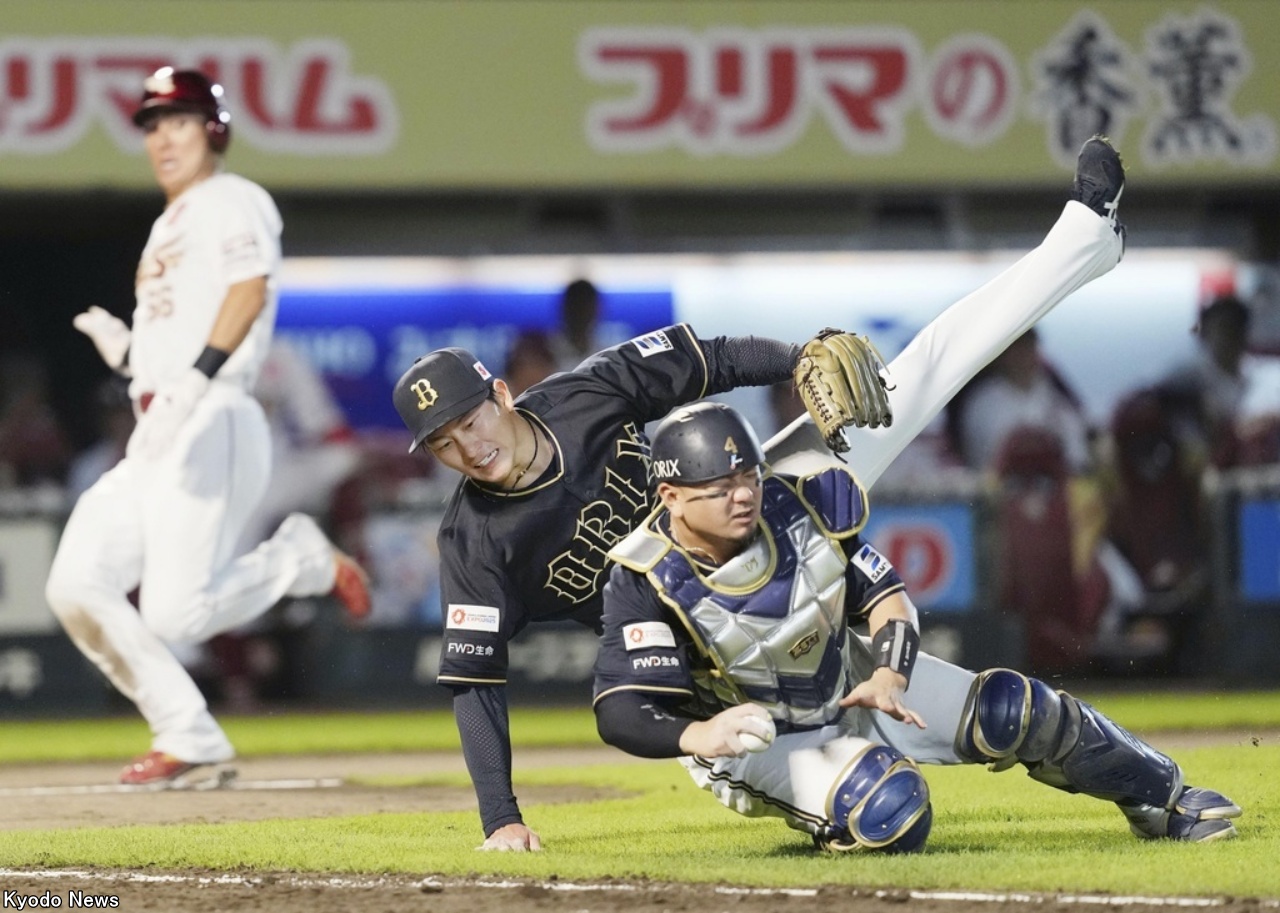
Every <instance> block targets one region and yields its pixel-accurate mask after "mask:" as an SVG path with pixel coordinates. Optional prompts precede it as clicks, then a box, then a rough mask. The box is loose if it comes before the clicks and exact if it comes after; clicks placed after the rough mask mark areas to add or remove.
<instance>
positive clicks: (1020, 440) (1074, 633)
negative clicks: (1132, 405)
mask: <svg viewBox="0 0 1280 913" xmlns="http://www.w3.org/2000/svg"><path fill="white" fill-rule="evenodd" d="M953 406H954V407H955V412H956V421H955V423H954V425H953V427H954V429H955V431H956V436H957V438H958V442H959V449H960V452H961V453H962V455H963V457H964V460H965V462H966V463H967V464H968V465H969V466H970V467H971V468H972V469H973V470H975V471H978V472H982V473H985V474H988V475H989V476H990V477H992V478H994V479H995V480H996V482H997V484H998V485H999V489H1000V504H999V508H998V517H999V520H998V523H999V528H1000V533H1001V535H1000V541H999V554H1000V568H1001V572H1000V593H1001V604H1002V606H1003V608H1004V610H1005V611H1007V612H1012V613H1014V614H1019V615H1022V616H1023V617H1024V619H1025V622H1026V627H1027V640H1028V653H1029V658H1028V661H1029V665H1030V666H1031V668H1033V669H1034V670H1035V671H1036V672H1037V673H1038V674H1044V675H1051V674H1061V673H1066V672H1078V671H1083V670H1084V669H1085V668H1086V667H1087V666H1088V665H1089V664H1090V663H1092V662H1093V661H1095V660H1096V659H1098V658H1099V657H1103V656H1112V655H1114V656H1117V657H1121V658H1129V657H1132V656H1133V653H1134V649H1135V645H1134V644H1133V643H1132V642H1131V641H1130V639H1129V638H1128V637H1126V636H1125V634H1124V632H1125V630H1126V629H1127V628H1128V627H1129V624H1130V620H1131V619H1130V616H1131V614H1132V613H1133V612H1134V611H1135V610H1137V609H1138V608H1140V607H1141V605H1142V604H1143V601H1144V589H1143V585H1142V580H1141V578H1140V577H1139V575H1138V574H1137V572H1136V571H1135V570H1134V569H1133V567H1132V565H1131V564H1130V563H1129V562H1128V561H1127V560H1126V559H1125V557H1124V555H1123V554H1121V552H1120V551H1119V550H1118V549H1117V548H1116V547H1115V545H1114V543H1112V542H1111V541H1110V540H1109V539H1108V538H1107V529H1108V525H1109V524H1108V514H1107V509H1108V505H1107V501H1106V498H1105V497H1104V493H1103V489H1102V485H1101V481H1100V478H1099V463H1098V460H1097V458H1096V456H1095V453H1094V447H1093V434H1092V429H1091V428H1090V426H1089V422H1088V419H1087V417H1086V415H1085V412H1084V408H1083V407H1082V405H1081V403H1080V399H1079V397H1078V396H1076V394H1075V393H1074V391H1073V390H1072V389H1071V388H1070V387H1069V386H1068V384H1067V383H1066V381H1065V380H1064V379H1063V377H1062V375H1061V374H1060V372H1059V371H1058V370H1057V369H1056V368H1055V367H1054V366H1053V365H1052V364H1051V363H1049V362H1048V361H1047V360H1046V359H1045V357H1044V355H1043V353H1042V351H1041V349H1040V343H1039V336H1038V334H1037V332H1036V330H1035V329H1034V328H1032V329H1030V330H1028V331H1027V332H1026V333H1025V334H1023V335H1022V336H1021V337H1020V338H1018V339H1017V340H1015V341H1014V342H1013V343H1012V344H1011V345H1010V346H1009V348H1008V349H1007V350H1005V352H1004V353H1002V354H1001V355H1000V356H999V357H998V358H996V359H995V361H993V362H992V363H991V365H990V367H989V368H988V369H987V370H986V371H984V372H983V374H982V375H980V376H979V377H978V378H976V379H975V380H974V381H973V383H972V384H971V385H970V388H969V389H967V390H965V391H964V392H963V393H962V394H961V396H960V397H958V398H957V400H956V401H954V402H953ZM1164 646H1165V645H1164V644H1163V643H1155V644H1151V645H1149V648H1148V649H1151V650H1161V649H1163V648H1164Z"/></svg>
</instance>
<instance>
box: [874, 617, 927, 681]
mask: <svg viewBox="0 0 1280 913" xmlns="http://www.w3.org/2000/svg"><path fill="white" fill-rule="evenodd" d="M919 652H920V634H919V632H918V631H916V629H915V627H914V626H913V625H912V624H911V622H909V621H904V620H903V619H901V618H893V619H890V620H889V621H886V622H885V623H884V625H883V626H882V627H881V628H880V630H879V631H876V636H875V637H873V638H872V639H871V654H872V656H873V657H874V658H875V661H876V668H877V669H879V668H880V667H882V666H884V667H887V668H889V669H892V670H893V671H894V672H900V673H902V675H904V676H906V679H907V682H908V684H910V682H911V670H912V669H914V668H915V665H916V655H917V654H918V653H919Z"/></svg>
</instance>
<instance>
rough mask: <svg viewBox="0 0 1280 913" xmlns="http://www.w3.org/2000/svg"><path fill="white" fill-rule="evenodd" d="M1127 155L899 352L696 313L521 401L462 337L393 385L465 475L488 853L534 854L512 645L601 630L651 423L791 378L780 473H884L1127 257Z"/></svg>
mask: <svg viewBox="0 0 1280 913" xmlns="http://www.w3.org/2000/svg"><path fill="white" fill-rule="evenodd" d="M1123 187H1124V169H1123V167H1122V164H1121V162H1120V157H1119V155H1118V154H1117V153H1116V151H1115V150H1114V149H1113V148H1112V147H1111V145H1110V144H1109V143H1108V142H1107V141H1105V140H1104V139H1102V138H1095V139H1092V140H1090V141H1089V142H1087V143H1085V145H1084V146H1083V147H1082V149H1081V153H1080V156H1079V159H1078V161H1077V168H1076V176H1075V180H1074V182H1073V185H1072V190H1071V198H1070V200H1069V201H1068V202H1067V204H1066V207H1065V209H1064V210H1063V212H1062V214H1061V216H1060V217H1059V218H1058V221H1057V223H1056V224H1055V225H1054V226H1053V228H1052V230H1051V231H1050V232H1049V234H1048V236H1047V237H1046V238H1045V240H1044V241H1043V242H1042V243H1041V244H1040V246H1039V247H1037V248H1036V249H1035V250H1033V251H1031V252H1030V253H1028V254H1027V255H1025V256H1024V257H1023V258H1021V259H1020V260H1019V261H1018V262H1017V263H1015V264H1013V265H1012V266H1011V267H1009V269H1007V270H1006V271H1005V272H1003V273H1002V274H1000V275H999V276H997V277H996V278H994V279H993V280H991V281H990V282H988V283H987V284H986V285H984V286H983V287H981V288H979V289H978V290H977V291H975V292H973V293H971V294H970V295H968V296H966V297H965V298H963V299H961V300H960V301H959V302H957V303H955V304H954V305H952V306H951V307H950V308H948V309H947V310H946V311H945V312H944V313H942V314H941V315H940V316H939V317H937V318H936V319H935V320H934V321H933V322H932V323H930V324H929V325H928V326H927V327H925V328H924V329H923V330H922V331H921V332H920V333H919V334H918V335H917V336H916V338H915V339H914V340H913V341H912V342H911V344H910V345H909V346H908V347H907V348H906V349H905V350H904V351H903V352H902V353H901V354H900V355H898V357H897V358H895V359H894V360H893V362H892V363H891V364H890V365H888V367H887V373H888V375H889V378H890V381H891V383H892V388H891V391H892V392H891V397H892V399H891V400H890V399H889V394H887V393H886V384H885V381H884V378H883V373H885V366H884V365H883V364H881V363H880V360H879V356H878V354H877V353H876V352H875V349H874V347H873V346H871V345H869V344H868V343H867V341H865V340H863V339H860V338H858V337H855V336H852V335H850V334H845V333H839V332H827V331H824V332H823V333H821V334H819V336H818V337H817V338H815V339H814V340H812V341H811V342H810V343H809V344H808V345H806V346H805V347H803V349H802V348H801V347H799V346H794V345H790V344H787V343H783V342H778V341H775V340H768V339H761V338H758V337H718V338H715V339H701V338H699V337H698V336H697V335H695V333H694V332H693V330H692V329H691V328H690V327H688V326H686V325H678V326H673V327H667V328H665V329H662V330H657V331H655V332H652V333H647V334H644V335H642V336H639V337H637V338H636V339H633V340H631V341H629V342H625V343H623V344H621V345H619V346H616V347H614V348H612V349H606V350H605V351H603V352H600V353H598V354H597V355H595V356H592V357H591V358H588V359H587V360H586V361H584V362H583V363H582V364H581V365H579V366H578V367H577V368H576V369H575V370H573V371H572V372H568V373H564V374H557V375H553V376H552V377H550V378H548V379H547V380H545V381H543V382H542V383H540V384H536V385H534V386H533V387H531V388H530V389H529V390H527V391H526V392H525V393H524V394H522V395H521V396H520V398H519V399H518V400H517V399H515V398H513V397H512V396H511V392H510V390H509V388H508V387H507V386H506V384H505V383H504V382H503V381H502V380H501V379H499V378H495V377H493V376H492V375H491V374H490V373H489V371H488V370H487V369H486V368H485V366H484V365H483V364H481V363H480V362H479V361H478V360H477V359H476V358H475V356H474V355H472V354H471V353H469V352H467V351H465V350H463V349H441V350H437V351H435V352H432V353H430V354H428V355H426V356H424V357H422V358H421V359H419V360H418V361H417V362H415V363H414V365H412V366H411V367H410V368H409V370H408V371H406V372H405V374H404V375H403V376H402V377H401V378H400V380H399V381H398V383H397V385H396V388H395V391H394V394H393V396H394V400H395V404H396V408H397V410H398V411H399V413H400V416H401V418H402V419H403V420H404V423H405V425H406V426H407V427H408V429H409V431H410V434H411V435H412V443H411V446H410V449H411V450H417V449H418V448H420V447H424V446H425V448H426V449H427V450H429V451H430V452H431V453H432V454H434V456H435V457H436V458H437V459H439V460H440V461H441V462H442V463H444V464H445V465H446V466H449V467H450V468H453V469H456V470H458V471H459V472H461V473H462V474H463V475H464V476H465V477H466V478H465V479H463V480H462V482H461V483H460V484H459V486H458V488H457V490H456V491H455V493H454V495H453V498H452V500H451V501H450V504H449V506H448V508H447V510H446V513H445V516H444V519H443V521H442V525H441V528H440V534H439V550H440V560H441V587H442V597H443V601H444V605H445V611H444V616H445V630H444V637H443V644H442V655H441V660H440V671H439V674H438V677H437V680H438V681H439V682H440V684H442V685H444V686H446V687H448V688H450V689H451V690H452V691H453V709H454V715H455V717H456V720H457V724H458V730H459V733H460V735H461V739H462V748H463V754H464V756H465V758H466V762H467V767H468V770H469V772H470V774H471V779H472V782H473V783H474V785H475V789H476V794H477V797H478V799H479V804H480V817H481V823H482V826H483V828H484V834H485V841H484V844H483V846H482V848H483V849H493V850H537V849H539V848H540V846H541V839H540V837H539V835H538V834H537V833H536V832H535V831H533V830H532V829H530V828H529V827H528V826H527V825H526V824H525V822H524V819H523V816H522V815H521V812H520V808H519V805H518V803H517V801H516V797H515V794H514V790H513V788H512V781H511V742H510V735H509V728H508V709H507V702H506V691H505V683H506V674H507V657H508V654H507V645H508V643H509V642H510V640H511V638H512V637H514V636H515V635H516V634H518V633H519V632H520V631H521V630H523V629H524V628H525V627H526V626H527V625H529V624H530V623H534V622H541V621H551V620H564V619H572V620H574V621H577V622H579V623H581V624H584V625H586V626H588V627H590V628H592V629H593V630H596V631H597V632H598V631H600V630H601V614H602V611H603V603H602V599H601V588H602V587H603V585H604V582H605V579H606V568H607V565H608V563H609V557H608V556H609V551H610V549H612V548H613V547H614V546H616V545H617V544H618V543H619V542H621V541H622V540H623V539H624V538H625V537H626V536H627V535H628V534H630V533H631V532H632V531H633V530H635V529H637V528H638V527H640V526H641V525H642V524H643V523H644V522H645V520H646V518H647V517H648V516H649V514H650V512H651V510H652V508H653V507H654V501H653V492H652V491H651V487H650V479H651V475H652V469H651V461H650V453H649V444H648V441H647V439H646V438H645V436H644V433H643V429H644V427H645V425H646V423H648V422H650V421H656V420H658V419H660V418H662V417H663V416H664V415H666V414H667V413H668V412H669V411H670V410H671V409H672V408H674V407H676V406H680V405H683V404H687V403H690V402H693V401H695V400H698V399H702V398H704V397H707V396H711V395H713V394H716V393H720V392H724V391H727V390H729V389H732V388H733V387H736V386H743V385H767V384H772V383H775V382H778V381H780V380H787V379H790V378H794V380H795V382H796V385H797V387H798V389H799V391H800V394H801V396H802V397H803V398H804V399H805V402H806V406H807V407H808V409H809V416H806V417H804V418H802V419H800V420H797V421H796V422H795V423H793V424H792V425H790V426H788V427H787V428H786V429H783V431H782V432H780V433H779V435H777V436H776V437H775V438H774V439H773V440H772V441H771V442H770V443H769V445H767V446H766V448H765V452H766V454H767V455H768V457H769V459H770V461H771V463H772V465H773V466H774V469H775V471H778V472H790V473H795V474H800V473H802V472H808V471H812V469H814V468H816V467H825V466H828V465H830V464H831V463H832V462H836V457H833V455H832V450H836V451H839V452H841V456H843V458H844V459H846V460H847V461H848V465H849V468H850V469H851V470H852V471H853V473H854V474H855V475H856V476H857V478H859V479H860V480H861V481H862V484H863V485H864V486H868V487H869V486H870V485H871V484H872V483H874V481H875V480H876V479H877V478H879V476H880V475H881V473H883V471H884V469H885V468H886V467H887V466H888V465H889V463H890V462H891V461H892V460H893V459H894V457H896V456H897V455H898V454H899V453H900V452H901V451H902V450H903V448H904V447H906V445H907V444H908V443H909V442H910V441H911V439H912V438H914V437H915V436H916V435H917V434H918V433H919V432H920V431H921V430H922V429H923V428H924V427H925V426H926V425H928V423H929V422H930V421H931V420H932V419H933V417H934V416H936V415H937V413H938V412H939V411H940V410H941V409H942V408H943V406H944V405H945V404H946V403H947V401H948V400H949V399H950V398H951V397H952V396H953V395H954V394H955V393H956V391H957V390H959V389H960V388H961V387H962V386H963V385H964V384H965V383H966V382H967V381H968V380H969V379H971V378H972V377H973V376H974V375H975V374H976V373H977V372H978V371H979V370H981V369H982V368H983V367H984V366H985V365H986V364H988V363H989V362H990V361H991V360H992V359H993V358H994V357H995V356H996V355H998V354H999V353H1000V352H1001V351H1003V350H1004V348H1005V347H1006V346H1007V345H1008V344H1009V342H1010V341H1012V340H1013V339H1016V338H1017V337H1018V336H1020V335H1022V333H1024V332H1025V331H1026V329H1027V328H1028V327H1030V326H1031V325H1032V324H1033V323H1035V322H1036V321H1037V320H1039V319H1040V318H1041V317H1043V316H1044V315H1045V314H1046V313H1048V312H1049V311H1050V310H1051V309H1052V308H1053V307H1054V305H1056V304H1057V303H1058V302H1059V301H1061V300H1062V299H1063V298H1065V297H1066V296H1067V295H1069V294H1070V293H1071V292H1073V291H1075V290H1076V289H1078V288H1080V287H1081V286H1083V285H1084V284H1086V283H1087V282H1089V281H1091V280H1093V279H1095V278H1097V277H1098V276H1101V275H1103V274H1105V273H1106V272H1108V271H1109V270H1110V269H1112V268H1113V267H1114V266H1115V265H1116V263H1118V262H1119V260H1120V257H1121V254H1122V252H1123V247H1124V243H1123V229H1122V226H1121V225H1120V224H1119V221H1118V219H1117V207H1118V203H1119V199H1120V195H1121V192H1122V190H1123Z"/></svg>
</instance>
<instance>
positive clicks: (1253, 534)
mask: <svg viewBox="0 0 1280 913" xmlns="http://www.w3.org/2000/svg"><path fill="white" fill-rule="evenodd" d="M1239 521H1240V527H1239V535H1240V550H1239V556H1240V566H1239V568H1238V575H1239V580H1240V595H1241V596H1242V597H1243V598H1244V599H1246V600H1248V601H1250V602H1272V603H1280V499H1276V498H1272V499H1269V500H1261V501H1245V502H1244V503H1243V504H1241V505H1240V515H1239Z"/></svg>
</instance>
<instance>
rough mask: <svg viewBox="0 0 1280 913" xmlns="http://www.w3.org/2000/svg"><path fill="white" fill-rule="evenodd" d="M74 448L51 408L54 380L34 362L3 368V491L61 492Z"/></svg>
mask: <svg viewBox="0 0 1280 913" xmlns="http://www.w3.org/2000/svg"><path fill="white" fill-rule="evenodd" d="M70 460H71V448H70V445H69V444H68V443H67V436H66V433H65V431H64V430H63V427H62V423H61V422H60V421H59V419H58V416H57V414H56V413H55V412H54V410H53V406H52V405H51V404H50V402H49V376H48V372H47V371H46V370H45V367H44V364H43V363H42V362H41V361H40V360H39V359H37V358H36V357H35V356H30V355H7V356H5V358H4V360H3V362H0V488H31V487H35V486H41V485H51V486H61V485H62V484H63V482H64V480H65V478H66V474H67V467H68V465H69V463H70Z"/></svg>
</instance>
